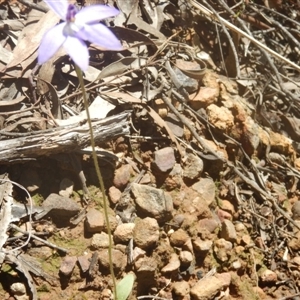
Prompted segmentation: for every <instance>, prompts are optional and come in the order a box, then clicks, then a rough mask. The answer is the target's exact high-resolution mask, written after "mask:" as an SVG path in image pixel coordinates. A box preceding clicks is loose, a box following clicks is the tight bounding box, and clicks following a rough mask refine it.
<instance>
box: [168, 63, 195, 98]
mask: <svg viewBox="0 0 300 300" xmlns="http://www.w3.org/2000/svg"><path fill="white" fill-rule="evenodd" d="M176 64H180V65H179V66H180V68H181V69H183V70H187V69H188V70H199V64H198V63H195V64H194V62H190V61H186V60H182V59H177V60H176ZM173 70H174V73H175V75H176V77H177V79H178V81H179V82H180V84H181V87H183V88H185V89H186V91H187V92H188V93H193V92H195V91H197V90H198V85H199V82H198V80H196V79H193V78H191V77H190V76H187V75H185V74H184V73H183V72H182V71H181V70H180V69H178V68H176V67H174V68H173Z"/></svg>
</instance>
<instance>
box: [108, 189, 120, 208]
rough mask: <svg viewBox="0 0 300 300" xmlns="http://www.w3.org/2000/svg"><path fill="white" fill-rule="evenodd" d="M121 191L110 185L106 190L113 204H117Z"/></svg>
mask: <svg viewBox="0 0 300 300" xmlns="http://www.w3.org/2000/svg"><path fill="white" fill-rule="evenodd" d="M121 195H122V192H121V191H120V190H119V189H117V188H116V187H115V186H111V187H110V188H109V190H108V197H109V199H110V201H111V202H112V203H113V204H117V203H118V201H119V200H120V198H121Z"/></svg>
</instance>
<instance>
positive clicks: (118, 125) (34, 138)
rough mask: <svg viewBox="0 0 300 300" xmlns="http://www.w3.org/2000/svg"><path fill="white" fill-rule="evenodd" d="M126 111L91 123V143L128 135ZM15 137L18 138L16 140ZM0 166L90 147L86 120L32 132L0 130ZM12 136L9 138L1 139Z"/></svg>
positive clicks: (127, 113) (127, 114)
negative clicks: (92, 138)
mask: <svg viewBox="0 0 300 300" xmlns="http://www.w3.org/2000/svg"><path fill="white" fill-rule="evenodd" d="M128 116H129V112H123V113H121V114H119V115H116V116H112V117H108V118H105V119H102V120H92V124H93V131H94V138H95V142H96V143H99V142H103V141H106V140H108V139H114V138H117V137H119V136H122V135H128V134H129V133H130V132H129V121H128ZM15 136H19V137H18V138H16V137H15ZM0 137H1V139H2V140H0V164H4V163H9V162H17V161H23V160H28V159H33V158H36V157H39V156H44V155H46V156H47V155H52V154H56V153H68V152H72V151H76V150H80V149H83V148H85V147H87V146H90V144H91V142H90V133H89V129H88V124H87V123H86V121H84V122H77V123H74V124H71V125H67V126H61V127H57V128H53V129H47V130H43V131H37V132H32V133H24V134H20V133H10V132H5V131H4V130H2V131H0ZM4 137H5V138H7V137H14V138H12V139H5V140H3V138H4Z"/></svg>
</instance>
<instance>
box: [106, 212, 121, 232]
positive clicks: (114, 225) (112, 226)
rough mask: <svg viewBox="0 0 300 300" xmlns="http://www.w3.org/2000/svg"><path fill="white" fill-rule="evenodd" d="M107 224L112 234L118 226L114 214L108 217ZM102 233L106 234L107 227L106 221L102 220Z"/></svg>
mask: <svg viewBox="0 0 300 300" xmlns="http://www.w3.org/2000/svg"><path fill="white" fill-rule="evenodd" d="M108 222H109V226H110V230H111V231H112V232H114V231H115V230H116V228H117V226H118V224H119V223H118V220H117V217H116V215H115V214H110V213H109V215H108ZM103 231H105V232H106V233H107V226H106V221H105V219H104V229H103Z"/></svg>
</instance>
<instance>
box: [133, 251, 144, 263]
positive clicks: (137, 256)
mask: <svg viewBox="0 0 300 300" xmlns="http://www.w3.org/2000/svg"><path fill="white" fill-rule="evenodd" d="M145 255H146V251H145V250H143V249H141V248H139V247H134V249H133V251H132V261H133V262H135V261H137V260H138V259H140V258H142V257H144V256H145Z"/></svg>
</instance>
